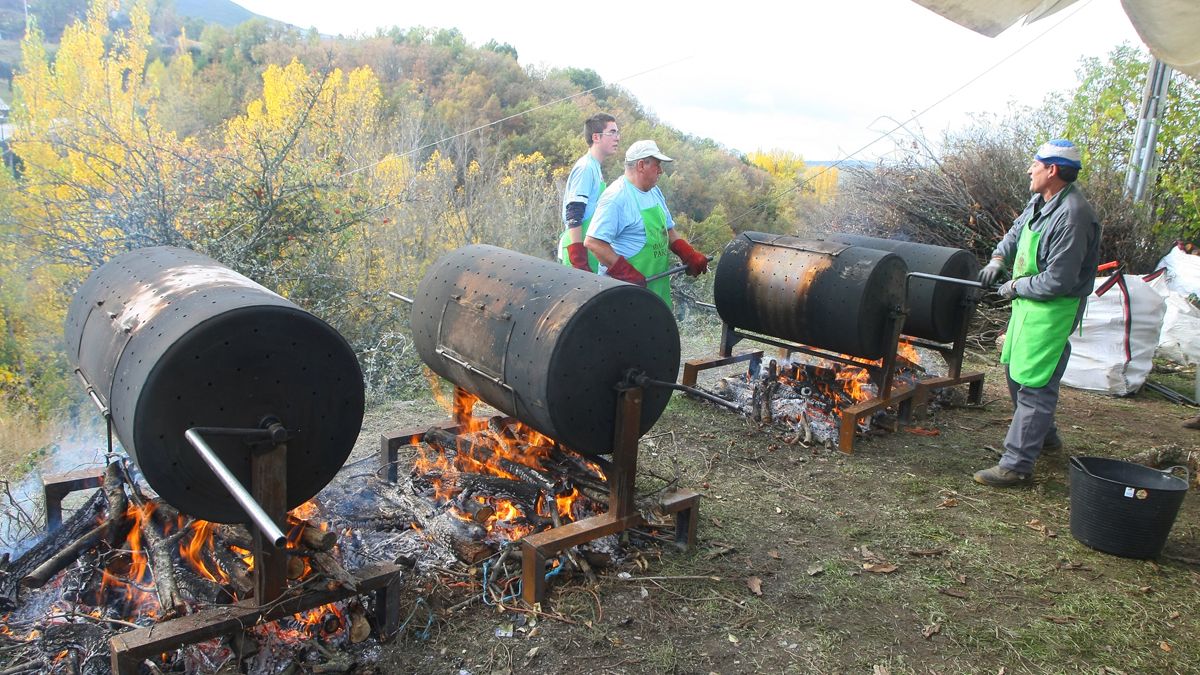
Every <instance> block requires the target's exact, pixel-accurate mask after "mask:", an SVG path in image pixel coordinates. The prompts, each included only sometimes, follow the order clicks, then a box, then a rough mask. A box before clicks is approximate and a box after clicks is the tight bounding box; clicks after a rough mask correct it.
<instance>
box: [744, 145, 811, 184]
mask: <svg viewBox="0 0 1200 675" xmlns="http://www.w3.org/2000/svg"><path fill="white" fill-rule="evenodd" d="M746 161H747V162H749V163H750V164H751V165H753V166H756V167H758V168H760V169H762V170H763V171H766V172H767V173H769V174H771V177H772V178H777V179H781V180H784V181H791V182H794V181H796V180H797V179H798V178H800V176H801V174H803V173H804V158H803V157H801V156H800V155H798V154H796V153H794V152H792V151H790V150H779V149H775V150H767V151H764V150H758V151H756V152H751V153H747V154H746Z"/></svg>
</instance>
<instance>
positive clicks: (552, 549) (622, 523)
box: [521, 386, 700, 605]
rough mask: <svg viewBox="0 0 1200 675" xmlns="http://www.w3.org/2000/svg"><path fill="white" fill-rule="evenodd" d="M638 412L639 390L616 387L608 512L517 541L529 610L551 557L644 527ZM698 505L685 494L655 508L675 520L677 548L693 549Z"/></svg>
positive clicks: (538, 594) (696, 499) (673, 495)
mask: <svg viewBox="0 0 1200 675" xmlns="http://www.w3.org/2000/svg"><path fill="white" fill-rule="evenodd" d="M641 411H642V388H641V387H637V386H628V387H620V388H618V390H617V422H616V427H615V429H614V430H613V453H612V455H613V461H612V471H611V472H610V473H609V475H608V487H609V504H608V512H607V513H603V514H600V515H598V516H592V517H591V518H584V519H583V520H578V521H575V522H573V523H570V524H567V525H563V526H562V527H555V528H551V529H549V530H543V531H542V532H538V533H536V534H531V535H529V536H527V537H525V538H523V539H521V597H522V599H524V600H525V602H527V603H529V604H531V605H532V604H535V603H538V602H541V601H542V599H543V598H544V597H545V596H546V562H547V561H548V560H549V559H550V558H551V557H552V556H555V555H557V554H558V553H560V552H561V551H564V550H566V549H568V548H570V547H572V546H575V545H577V544H582V543H585V542H589V541H592V540H595V539H598V538H600V537H603V536H606V535H609V534H615V533H617V532H621V531H623V530H627V529H629V528H633V527H638V526H640V525H644V524H645V522H646V521H645V518H644V517H643V516H642V514H641V513H639V512H638V511H637V507H636V505H635V503H634V481H635V478H636V474H637V454H638V438H639V427H640V423H641V416H642V415H641ZM699 506H700V495H698V494H696V493H694V492H689V491H678V492H674V493H671V494H668V495H666V496H665V497H664V498H663V499H662V501H661V502H660V503H659V509H660V510H661V511H662V512H663V513H670V514H674V516H675V545H676V546H677V547H679V548H681V549H684V550H686V549H689V548H691V547H692V546H694V545H695V542H696V523H697V519H698V515H699Z"/></svg>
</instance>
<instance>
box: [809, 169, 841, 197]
mask: <svg viewBox="0 0 1200 675" xmlns="http://www.w3.org/2000/svg"><path fill="white" fill-rule="evenodd" d="M804 181H805V185H806V187H807V190H808V191H809V192H811V193H812V195H813V196H814V197H816V199H817V202H818V203H820V204H827V203H829V202H830V201H831V200H833V198H834V197H836V196H837V186H838V170H837V167H835V166H814V167H811V168H809V169H806V170H805V171H804Z"/></svg>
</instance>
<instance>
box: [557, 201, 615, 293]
mask: <svg viewBox="0 0 1200 675" xmlns="http://www.w3.org/2000/svg"><path fill="white" fill-rule="evenodd" d="M606 187H608V186H607V185H606V184H605V183H604V181H600V192H599V194H603V193H604V188H606ZM592 215H593V216H595V215H596V212H595V211H593V212H592ZM591 224H592V219H591V218H585V219H584V220H583V222H582V223H580V224H579V230H580V235H579V236H580V239H579V241H581V242H582V241H583V240H584V238H585V237H587V231H588V225H591ZM570 245H571V233H570V232H568V231H566V230H563V233H562V236H560V237H559V238H558V261H559V262H560V263H562V264H564V265H566V266H567V267H573V265H571V256H570V255H569V254H568V253H567V247H568V246H570ZM588 267H590V268H592V273H595V272H596V270H598V269H600V261H599V260H596V256H594V255H592V252H591V251H588Z"/></svg>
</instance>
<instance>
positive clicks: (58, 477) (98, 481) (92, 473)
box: [42, 469, 104, 532]
mask: <svg viewBox="0 0 1200 675" xmlns="http://www.w3.org/2000/svg"><path fill="white" fill-rule="evenodd" d="M101 485H104V469H84V470H82V471H71V472H69V473H56V474H50V475H48V476H42V495H43V498H44V502H43V503H44V504H45V505H46V532H53V531H54V530H56V529H58V528H59V526H61V525H62V503H63V499H65V498H66V496H67V495H69V494H71V493H72V492H78V491H80V490H87V489H89V488H98V487H100V486H101Z"/></svg>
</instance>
